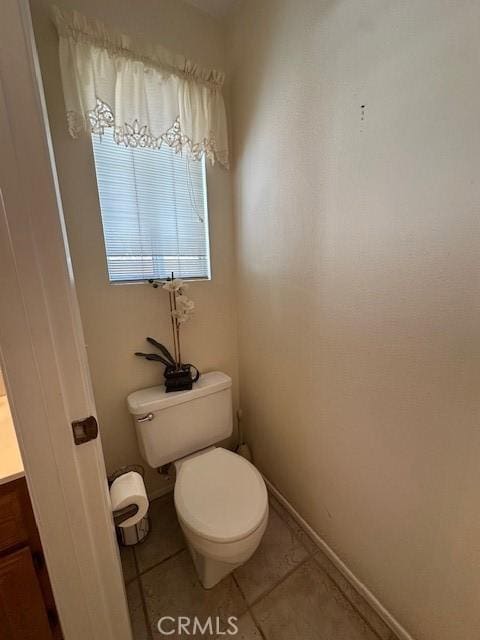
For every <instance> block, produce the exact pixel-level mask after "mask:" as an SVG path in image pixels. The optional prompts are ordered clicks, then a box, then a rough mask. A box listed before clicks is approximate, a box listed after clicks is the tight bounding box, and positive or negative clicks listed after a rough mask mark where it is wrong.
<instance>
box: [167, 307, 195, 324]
mask: <svg viewBox="0 0 480 640" xmlns="http://www.w3.org/2000/svg"><path fill="white" fill-rule="evenodd" d="M192 315H193V311H183V310H180V309H174V310H173V311H172V317H174V318H175V320H176V321H177V322H178V324H184V322H187V320H189V319H190V318H191V316H192Z"/></svg>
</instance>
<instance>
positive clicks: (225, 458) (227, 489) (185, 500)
mask: <svg viewBox="0 0 480 640" xmlns="http://www.w3.org/2000/svg"><path fill="white" fill-rule="evenodd" d="M175 506H176V509H177V513H178V516H179V517H180V519H181V520H183V522H184V523H185V524H186V525H187V527H189V528H190V529H192V530H193V531H194V532H195V533H197V534H198V535H199V536H202V537H204V538H207V539H208V540H212V541H215V542H234V541H235V540H240V539H241V538H245V537H246V536H248V535H249V534H250V533H252V532H253V531H255V529H256V528H257V527H258V526H259V525H260V524H261V522H262V520H263V518H264V517H265V514H266V512H267V509H268V497H267V490H266V487H265V482H264V481H263V478H262V476H261V475H260V473H259V472H258V471H257V469H256V468H255V467H254V466H253V465H252V464H250V462H248V460H245V458H242V457H240V456H239V455H237V454H236V453H232V452H231V451H227V450H226V449H222V448H220V447H218V448H216V449H212V450H210V451H208V452H207V453H203V454H201V455H199V456H195V457H192V458H190V459H188V460H186V461H185V462H183V463H182V465H181V467H180V470H179V473H178V476H177V481H176V483H175Z"/></svg>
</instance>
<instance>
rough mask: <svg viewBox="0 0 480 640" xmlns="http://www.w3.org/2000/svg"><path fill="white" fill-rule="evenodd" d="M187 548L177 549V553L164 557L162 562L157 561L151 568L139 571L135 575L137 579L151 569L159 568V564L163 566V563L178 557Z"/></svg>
mask: <svg viewBox="0 0 480 640" xmlns="http://www.w3.org/2000/svg"><path fill="white" fill-rule="evenodd" d="M186 550H187V547H186V546H184V547H182V548H181V549H178V550H177V551H174V553H171V554H170V555H169V556H166V557H165V558H163V559H162V560H159V561H158V562H156V563H155V564H152V566H151V567H148V568H147V569H143V571H139V572H138V573H137V576H136V577H137V578H140V577H141V576H144V575H145V574H146V573H148V572H149V571H152V569H156V568H157V567H159V566H160V565H161V564H163V563H164V562H167V561H168V560H171V559H172V558H175V556H178V554H179V553H182V551H186Z"/></svg>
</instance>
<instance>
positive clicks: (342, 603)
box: [121, 495, 396, 640]
mask: <svg viewBox="0 0 480 640" xmlns="http://www.w3.org/2000/svg"><path fill="white" fill-rule="evenodd" d="M270 505H271V508H270V517H269V523H268V527H267V530H266V532H265V535H264V537H263V540H262V542H261V544H260V547H259V548H258V550H257V551H256V553H255V554H254V555H253V557H252V558H251V559H250V560H249V561H248V562H247V563H246V564H245V565H244V566H242V567H240V568H238V569H236V570H235V571H234V573H233V574H232V575H230V576H228V577H227V578H225V579H224V580H222V582H221V583H220V584H218V585H217V586H216V587H214V588H213V589H211V590H209V591H206V590H204V589H203V588H202V586H201V585H200V582H199V581H198V578H197V575H196V573H195V569H194V567H193V563H192V561H191V558H190V554H189V552H188V550H187V549H186V547H185V541H184V539H183V535H182V532H181V529H180V527H179V525H178V522H177V518H176V514H175V508H174V506H173V499H172V496H171V495H169V496H166V497H164V498H159V499H158V500H155V501H154V502H152V504H151V507H150V515H151V532H150V535H149V537H148V538H147V540H146V541H145V542H144V543H143V544H141V545H138V546H137V547H135V548H132V547H130V548H125V547H123V548H121V555H122V564H123V572H124V577H125V583H126V586H127V596H128V602H129V607H130V614H131V618H132V626H133V630H134V637H135V640H157V639H159V638H162V637H164V636H162V634H160V633H159V632H158V630H157V629H156V625H157V622H158V619H159V618H160V617H161V616H162V615H168V616H172V617H176V616H181V615H184V616H185V615H188V616H191V617H193V616H195V615H196V616H198V618H199V619H201V620H202V621H203V620H205V618H208V616H213V617H217V616H218V618H219V619H220V620H221V621H223V623H225V624H226V620H227V618H228V617H229V616H236V617H237V618H239V622H238V627H239V632H238V634H236V635H235V636H230V635H223V634H221V635H219V636H217V637H218V638H230V637H231V638H236V640H396V639H395V636H394V635H393V634H392V632H391V631H390V630H389V629H388V628H387V627H386V625H385V624H384V622H383V621H382V620H381V619H380V618H379V617H378V615H377V614H376V613H375V612H374V611H373V610H372V609H371V608H370V607H369V606H368V604H367V603H366V602H365V601H364V600H363V598H362V597H361V596H360V595H359V594H358V593H357V592H356V591H355V590H354V589H353V587H352V586H351V585H350V583H349V582H347V580H346V579H345V578H344V577H343V575H342V574H341V573H339V571H338V570H337V569H336V568H335V567H334V566H333V565H332V563H331V562H330V560H329V559H328V558H327V557H326V556H325V555H324V554H323V552H322V551H320V550H319V549H318V547H317V546H316V544H315V543H314V542H313V541H312V540H311V539H310V538H309V537H308V535H307V534H306V533H305V532H304V531H303V530H302V529H301V528H300V527H299V526H298V524H297V523H296V522H295V521H294V520H293V518H292V517H291V516H290V514H289V513H288V512H287V511H286V510H285V509H284V508H283V506H282V505H280V503H279V502H278V501H277V500H275V498H273V497H270ZM165 628H166V629H167V625H165ZM226 628H227V627H223V629H224V630H225V629H226ZM165 637H168V638H173V639H175V638H186V637H187V636H186V635H185V634H182V635H177V634H171V635H168V636H165ZM188 637H189V638H197V637H198V638H213V637H214V636H211V635H208V634H207V635H203V636H202V635H197V636H194V635H190V636H188Z"/></svg>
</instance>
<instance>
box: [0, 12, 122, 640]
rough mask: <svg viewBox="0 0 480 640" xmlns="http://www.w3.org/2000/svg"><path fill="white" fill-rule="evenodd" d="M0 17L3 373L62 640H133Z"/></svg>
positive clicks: (8, 22)
mask: <svg viewBox="0 0 480 640" xmlns="http://www.w3.org/2000/svg"><path fill="white" fill-rule="evenodd" d="M1 5H2V6H1V16H0V350H1V351H0V360H1V363H0V364H1V366H2V369H3V370H4V374H5V378H6V383H7V388H8V397H9V401H10V403H11V407H12V414H13V418H14V423H15V428H16V432H17V436H18V439H19V444H20V449H21V453H22V456H23V460H24V464H25V470H26V477H27V482H28V486H29V490H30V494H31V498H32V502H33V507H34V511H35V515H36V519H37V523H38V527H39V531H40V535H41V538H42V543H43V547H44V551H45V557H46V561H47V565H48V569H49V573H50V578H51V582H52V587H53V591H54V595H55V600H56V603H57V608H58V612H59V615H60V619H61V623H62V628H63V631H64V635H65V640H90V639H92V640H97V639H98V640H131V637H132V636H131V630H130V622H129V617H128V609H127V605H126V599H125V590H124V586H123V580H122V573H121V566H120V562H119V558H118V549H117V546H116V541H115V535H114V529H113V523H112V517H111V513H110V503H109V496H108V488H107V480H106V475H105V466H104V460H103V454H102V447H101V442H100V439H99V438H98V439H96V440H93V441H90V442H87V443H85V444H82V445H79V446H78V445H77V446H76V445H75V444H74V440H73V435H72V427H71V423H72V421H73V420H77V419H82V418H85V417H87V416H90V415H93V416H94V415H95V406H94V401H93V396H92V391H91V386H90V377H89V372H88V367H87V362H86V354H85V348H84V340H83V334H82V328H81V323H80V317H79V312H78V304H77V300H76V296H75V286H74V282H73V277H72V271H71V267H70V259H69V254H68V247H67V243H66V236H65V231H64V223H63V216H62V210H61V203H60V199H59V194H58V188H57V178H56V172H55V166H54V163H53V154H52V149H51V143H50V137H49V133H48V125H47V120H46V115H45V114H46V110H45V106H44V102H43V93H42V88H41V84H40V81H39V78H40V74H39V70H38V64H37V59H36V52H35V45H34V40H33V34H32V28H31V23H30V14H29V9H28V4H27V2H26V0H2V3H1ZM0 446H1V444H0Z"/></svg>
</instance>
